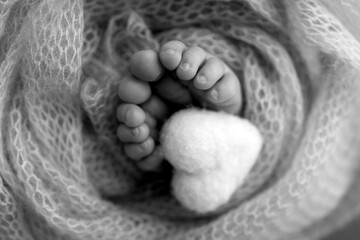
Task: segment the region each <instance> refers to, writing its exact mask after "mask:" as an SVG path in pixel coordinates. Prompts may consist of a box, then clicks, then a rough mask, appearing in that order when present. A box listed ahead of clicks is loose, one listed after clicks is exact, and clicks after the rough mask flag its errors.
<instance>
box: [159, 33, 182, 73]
mask: <svg viewBox="0 0 360 240" xmlns="http://www.w3.org/2000/svg"><path fill="white" fill-rule="evenodd" d="M186 48H187V47H186V45H185V44H184V43H182V42H180V41H177V40H173V41H169V42H167V43H165V44H164V45H162V46H161V48H160V52H159V58H160V62H161V63H162V65H163V66H164V67H165V68H166V69H168V70H170V71H173V70H175V69H176V68H177V67H178V66H179V64H180V62H181V58H182V54H183V52H184V51H185V49H186Z"/></svg>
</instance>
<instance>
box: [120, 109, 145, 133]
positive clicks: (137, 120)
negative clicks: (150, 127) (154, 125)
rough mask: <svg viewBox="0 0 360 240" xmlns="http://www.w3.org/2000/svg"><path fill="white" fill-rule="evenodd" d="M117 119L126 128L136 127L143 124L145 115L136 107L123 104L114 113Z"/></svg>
mask: <svg viewBox="0 0 360 240" xmlns="http://www.w3.org/2000/svg"><path fill="white" fill-rule="evenodd" d="M116 115H117V118H118V120H119V121H120V122H122V123H124V124H125V125H126V126H127V127H131V128H134V127H138V126H140V125H141V124H142V123H144V122H145V119H146V114H145V112H144V111H143V110H142V109H141V108H140V107H139V106H137V105H134V104H130V103H124V104H120V106H119V107H118V108H117V111H116Z"/></svg>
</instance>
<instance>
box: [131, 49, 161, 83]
mask: <svg viewBox="0 0 360 240" xmlns="http://www.w3.org/2000/svg"><path fill="white" fill-rule="evenodd" d="M164 70H165V69H164V67H163V66H162V65H161V63H160V60H159V56H158V54H157V53H156V52H155V51H153V50H142V51H139V52H136V53H135V54H134V55H133V56H132V58H131V60H130V71H131V73H132V74H134V76H135V77H137V78H138V79H140V80H142V81H146V82H153V81H157V80H159V79H160V78H161V76H162V75H163V73H164Z"/></svg>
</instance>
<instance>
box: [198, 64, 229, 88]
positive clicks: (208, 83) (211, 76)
mask: <svg viewBox="0 0 360 240" xmlns="http://www.w3.org/2000/svg"><path fill="white" fill-rule="evenodd" d="M224 73H225V64H224V63H223V62H222V61H221V60H220V59H219V58H217V57H212V58H209V59H208V60H207V61H206V62H205V64H204V65H203V66H202V67H201V69H200V70H199V72H198V73H197V74H196V77H195V78H194V81H193V84H194V86H195V88H197V89H200V90H208V89H210V88H211V87H212V86H214V84H215V83H216V82H217V81H219V80H220V79H221V77H222V76H223V75H224Z"/></svg>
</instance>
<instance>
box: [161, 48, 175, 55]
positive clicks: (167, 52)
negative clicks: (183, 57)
mask: <svg viewBox="0 0 360 240" xmlns="http://www.w3.org/2000/svg"><path fill="white" fill-rule="evenodd" d="M162 52H163V53H165V54H169V55H172V54H174V53H175V50H174V49H171V48H168V49H165V50H163V51H162Z"/></svg>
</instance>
